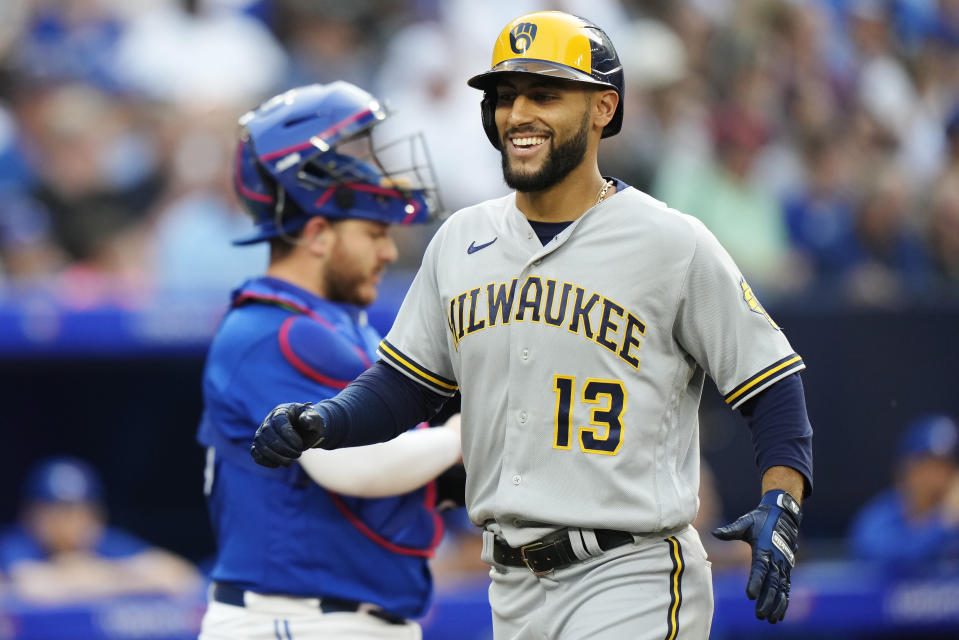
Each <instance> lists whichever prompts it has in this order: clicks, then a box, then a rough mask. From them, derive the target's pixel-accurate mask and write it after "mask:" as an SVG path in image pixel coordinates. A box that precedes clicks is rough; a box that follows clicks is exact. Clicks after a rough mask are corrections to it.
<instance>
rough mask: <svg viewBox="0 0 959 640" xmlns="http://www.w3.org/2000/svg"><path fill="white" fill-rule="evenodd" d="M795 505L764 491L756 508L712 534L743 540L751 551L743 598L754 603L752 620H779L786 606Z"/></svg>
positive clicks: (782, 494)
mask: <svg viewBox="0 0 959 640" xmlns="http://www.w3.org/2000/svg"><path fill="white" fill-rule="evenodd" d="M800 522H802V510H801V509H800V508H799V503H798V502H796V501H795V500H794V499H793V497H792V496H791V495H789V494H788V493H786V492H785V491H780V490H778V489H777V490H774V491H768V492H767V493H766V494H765V495H764V496H763V499H762V501H761V502H760V503H759V506H758V507H756V508H755V509H753V510H752V511H750V512H749V513H747V514H746V515H744V516H742V517H740V518H739V519H738V520H736V522H733V523H732V524H728V525H726V526H725V527H719V528H718V529H715V530H714V531H713V535H714V536H716V537H717V538H719V539H720V540H743V541H744V542H748V543H749V546H751V547H752V548H753V563H752V567H751V568H750V570H749V581H748V582H747V583H746V596H748V597H749V599H750V600H756V617H757V618H759V619H760V620H762V619H764V618H765V619H766V620H768V621H769V622H770V623H772V624H775V623H776V622H778V621H780V620H782V619H783V617H784V616H785V615H786V607H787V606H789V572H790V571H791V570H792V568H793V566H794V565H795V563H796V549H797V548H798V546H799V544H798V538H799V523H800Z"/></svg>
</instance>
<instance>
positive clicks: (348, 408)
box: [315, 360, 449, 449]
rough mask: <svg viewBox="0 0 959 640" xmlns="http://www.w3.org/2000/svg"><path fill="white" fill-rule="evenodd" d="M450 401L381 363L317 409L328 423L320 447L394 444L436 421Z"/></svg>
mask: <svg viewBox="0 0 959 640" xmlns="http://www.w3.org/2000/svg"><path fill="white" fill-rule="evenodd" d="M448 399H449V398H447V397H446V396H444V395H441V394H439V393H436V392H434V391H430V390H429V389H427V388H426V387H425V386H423V385H421V384H420V383H418V382H415V381H414V380H412V379H410V378H408V377H406V376H405V375H403V374H402V373H400V372H399V371H397V370H396V369H394V368H393V367H391V366H390V365H388V364H386V363H384V362H383V361H382V360H380V361H378V362H376V363H375V364H374V365H373V366H372V367H370V368H369V369H367V370H366V371H364V372H363V373H362V374H360V376H359V377H357V378H356V380H354V381H353V382H351V383H350V384H349V386H347V387H346V388H345V389H343V390H342V391H340V392H339V393H338V394H337V395H336V396H334V397H333V398H330V399H329V400H324V401H323V402H320V403H319V404H317V405H315V409H316V410H317V411H318V412H319V413H320V415H321V416H323V421H324V422H325V423H326V437H325V438H324V439H323V444H322V445H320V446H321V447H322V448H323V449H336V448H339V447H358V446H361V445H366V444H373V443H376V442H384V441H386V440H390V439H392V438H395V437H396V436H398V435H400V434H401V433H403V432H404V431H407V430H408V429H410V428H411V427H413V426H415V425H416V424H419V423H420V422H423V421H424V420H429V419H430V418H432V417H433V416H434V415H436V412H437V411H439V410H440V409H441V408H442V407H443V403H445V402H446V401H447V400H448Z"/></svg>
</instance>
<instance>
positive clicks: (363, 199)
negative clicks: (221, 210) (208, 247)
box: [233, 81, 439, 245]
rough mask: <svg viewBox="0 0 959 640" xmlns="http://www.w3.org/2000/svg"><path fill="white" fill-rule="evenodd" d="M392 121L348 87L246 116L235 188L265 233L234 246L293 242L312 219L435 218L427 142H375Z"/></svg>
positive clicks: (412, 138) (268, 105)
mask: <svg viewBox="0 0 959 640" xmlns="http://www.w3.org/2000/svg"><path fill="white" fill-rule="evenodd" d="M387 117H388V113H387V111H386V108H385V107H384V106H383V105H382V104H381V103H380V101H379V100H377V99H376V98H374V97H373V96H372V95H370V94H369V93H367V92H366V91H364V90H363V89H360V88H359V87H357V86H355V85H352V84H350V83H348V82H343V81H338V82H333V83H330V84H325V85H324V84H313V85H308V86H304V87H299V88H296V89H291V90H290V91H287V92H286V93H282V94H280V95H278V96H276V97H274V98H272V99H270V100H268V101H267V102H265V103H263V104H262V105H260V106H259V107H258V108H256V109H254V110H253V111H250V112H248V113H246V114H245V115H244V116H242V117H241V118H240V122H239V123H240V127H241V132H240V141H239V144H238V146H237V150H236V160H235V166H234V173H233V185H234V188H235V189H236V192H237V195H238V196H239V198H240V200H241V201H242V202H243V204H244V206H245V208H246V210H247V212H248V213H249V214H250V215H251V216H252V217H253V221H254V223H255V225H256V228H255V230H254V231H253V233H252V234H250V235H248V236H246V237H244V238H240V239H238V240H235V241H234V244H240V245H243V244H252V243H255V242H261V241H263V240H269V239H271V238H274V237H282V236H288V235H289V234H291V233H294V232H296V231H298V230H299V229H301V228H302V227H303V225H305V224H306V222H307V221H308V220H309V219H310V218H312V217H313V216H323V217H325V218H329V219H337V218H361V219H365V220H373V221H377V222H383V223H387V224H401V225H407V224H413V223H421V222H426V221H428V220H430V219H432V217H434V216H435V215H436V213H437V212H438V209H439V202H438V193H437V189H436V180H435V177H434V173H433V169H432V164H431V162H430V159H429V156H428V154H427V150H426V144H425V142H424V141H423V138H422V136H421V135H420V134H413V135H409V136H406V137H405V138H401V139H399V140H395V141H392V142H390V143H389V144H385V145H378V144H377V143H374V140H373V129H374V127H376V125H378V124H379V123H381V122H382V121H383V120H385V119H386V118H387Z"/></svg>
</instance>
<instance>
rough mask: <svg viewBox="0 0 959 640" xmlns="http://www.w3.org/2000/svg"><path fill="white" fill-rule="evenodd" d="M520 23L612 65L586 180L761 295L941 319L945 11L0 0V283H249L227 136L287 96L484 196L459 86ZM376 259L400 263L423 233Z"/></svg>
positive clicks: (896, 4) (953, 169) (946, 230)
mask: <svg viewBox="0 0 959 640" xmlns="http://www.w3.org/2000/svg"><path fill="white" fill-rule="evenodd" d="M537 9H562V10H566V11H570V12H572V13H577V14H580V15H583V16H585V17H588V18H589V19H591V20H592V21H594V22H596V23H597V24H599V25H601V26H602V27H603V28H604V29H606V31H607V32H608V33H609V34H610V36H611V37H612V39H613V42H614V43H615V44H616V46H617V48H618V51H619V54H620V57H621V59H622V62H623V65H624V70H625V74H626V87H627V95H626V96H625V122H624V126H623V132H622V133H621V134H620V135H619V136H616V137H614V138H611V139H609V140H608V141H606V142H605V143H604V146H603V149H602V151H601V164H602V169H603V171H604V173H606V174H607V175H614V176H616V177H619V178H621V179H623V180H625V181H626V182H628V183H630V184H632V185H633V186H635V187H637V188H640V189H643V190H645V191H648V192H649V193H651V194H652V195H654V196H655V197H657V198H660V199H662V200H664V201H666V202H667V203H668V204H669V205H671V206H674V207H676V208H678V209H680V210H682V211H684V212H686V213H690V214H692V215H695V216H697V217H699V218H701V219H702V220H703V221H704V222H705V223H706V224H707V226H709V228H710V229H711V230H712V231H713V232H714V233H715V234H716V235H717V236H718V237H719V239H720V240H721V241H722V243H723V244H724V245H725V246H726V247H727V248H728V249H729V251H730V252H731V253H732V254H733V257H734V258H735V259H736V261H737V262H738V264H739V265H740V266H741V267H742V268H743V270H744V272H745V274H746V277H747V278H748V279H749V280H750V283H751V284H752V286H753V287H754V288H755V289H757V290H758V291H760V292H761V293H762V294H763V296H764V299H766V300H770V301H774V300H776V299H778V300H780V301H783V300H785V301H794V302H795V301H801V302H803V303H805V302H822V303H824V304H833V305H835V304H844V305H849V304H852V305H870V306H882V307H895V306H903V305H914V304H936V303H938V302H940V301H942V300H944V299H947V298H951V299H959V0H802V1H799V0H669V1H667V0H588V1H587V0H541V1H538V2H530V1H528V0H489V1H488V2H474V1H473V0H443V1H441V0H392V1H389V2H387V1H376V0H352V1H351V2H340V1H337V0H137V1H135V2H130V1H128V0H4V2H2V3H0V283H6V284H8V285H20V284H24V285H26V286H28V287H45V288H50V289H52V290H55V291H56V292H58V294H59V295H61V296H63V297H64V299H66V300H68V301H69V302H70V303H72V304H74V305H80V306H83V305H96V304H101V303H104V302H106V301H120V302H124V303H131V302H133V303H135V301H136V300H138V299H142V298H143V297H148V296H150V295H153V294H154V293H155V292H157V291H160V290H168V289H172V290H182V289H191V290H196V289H202V288H210V289H216V290H219V291H222V290H223V289H225V288H228V287H231V286H233V285H235V284H236V283H237V282H238V281H239V280H241V279H242V278H244V277H245V276H247V275H250V274H252V273H256V272H258V271H260V270H262V267H263V265H264V263H265V260H266V255H265V253H264V251H265V249H264V248H262V247H253V248H246V249H242V250H241V249H235V248H233V247H231V246H230V244H229V240H230V239H231V238H233V237H236V236H239V235H241V234H242V233H243V232H244V231H245V230H247V229H248V228H249V226H248V225H249V221H248V220H247V219H245V217H244V216H243V214H242V212H241V211H240V210H239V207H238V205H237V202H236V200H235V199H234V197H233V194H232V190H231V187H230V181H229V178H230V171H231V167H232V153H233V139H234V136H235V132H236V120H237V117H238V116H239V115H241V114H242V113H243V112H245V111H246V110H248V109H250V108H252V107H254V106H256V105H257V104H258V103H259V102H260V101H261V100H262V99H263V98H265V97H267V96H269V95H272V94H273V93H275V92H277V91H279V90H282V89H285V88H288V87H291V86H296V85H299V84H305V83H310V82H328V81H332V80H335V79H345V80H348V81H351V82H354V83H357V84H359V85H361V86H364V87H367V88H369V89H371V90H372V91H373V92H374V93H375V94H377V95H379V96H381V97H382V98H384V99H385V100H386V101H387V102H388V104H390V105H391V106H392V108H393V110H394V112H395V116H394V118H393V119H392V120H393V121H394V123H395V125H396V126H397V127H398V128H403V129H407V130H408V129H410V128H413V129H418V130H422V131H423V132H424V134H425V136H426V138H427V142H428V145H429V148H430V151H431V154H432V157H433V162H434V164H435V166H436V170H437V174H438V179H439V183H440V185H441V188H442V191H443V198H444V202H445V205H446V208H447V209H450V210H455V209H456V208H458V207H461V206H464V205H467V204H471V203H473V202H476V201H479V200H481V199H485V198H487V197H493V196H497V195H500V194H503V193H505V192H506V191H507V188H506V186H505V185H504V184H503V182H502V178H501V174H500V169H499V158H498V155H497V154H496V152H495V151H494V150H493V149H492V148H491V147H490V145H489V143H488V141H487V140H486V138H485V135H484V134H483V132H482V129H481V126H480V123H479V99H480V95H479V94H478V93H477V92H476V91H475V90H472V89H469V88H468V87H467V86H466V83H465V80H466V78H467V77H468V76H470V75H471V74H474V73H476V72H478V71H481V70H483V69H484V68H488V66H489V56H490V51H491V49H492V42H493V39H494V37H495V35H496V34H497V33H498V32H499V29H500V28H501V27H502V25H503V24H505V23H506V22H507V21H508V20H510V19H512V18H513V17H515V16H516V15H520V14H522V13H524V12H526V11H532V10H537ZM426 235H427V236H428V235H429V234H426ZM399 240H400V241H401V242H402V243H405V244H406V245H409V246H408V247H407V249H406V250H404V251H401V254H403V255H404V256H405V258H404V259H405V263H401V264H400V265H399V266H400V267H401V268H403V267H407V268H412V267H415V266H416V264H417V263H418V256H419V253H418V252H417V251H416V249H417V248H421V247H423V246H425V242H426V240H427V237H424V234H423V233H422V231H417V232H415V234H411V235H410V236H409V237H406V236H401V237H400V238H399Z"/></svg>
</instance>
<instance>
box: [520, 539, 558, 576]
mask: <svg viewBox="0 0 959 640" xmlns="http://www.w3.org/2000/svg"><path fill="white" fill-rule="evenodd" d="M544 546H546V545H544V544H543V542H542V541H541V540H537V541H536V542H530V543H529V544H524V545H523V546H522V547H520V548H519V557H520V558H522V560H523V564H525V565H526V568H527V569H529V571H530V573H532V574H533V575H534V576H536V577H540V576H545V575H546V574H548V573H551V572H552V571H553V570H552V569H543V570H540V571H537V570H536V569H534V568H533V565H531V564H530V562H529V558H527V557H526V551H527V550H529V549H538V548H540V547H544Z"/></svg>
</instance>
